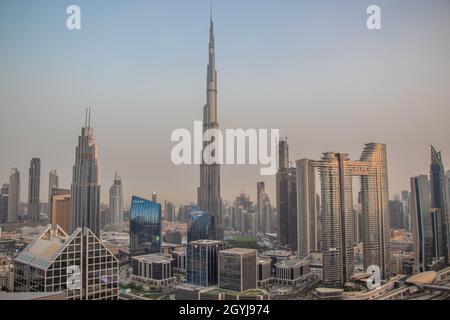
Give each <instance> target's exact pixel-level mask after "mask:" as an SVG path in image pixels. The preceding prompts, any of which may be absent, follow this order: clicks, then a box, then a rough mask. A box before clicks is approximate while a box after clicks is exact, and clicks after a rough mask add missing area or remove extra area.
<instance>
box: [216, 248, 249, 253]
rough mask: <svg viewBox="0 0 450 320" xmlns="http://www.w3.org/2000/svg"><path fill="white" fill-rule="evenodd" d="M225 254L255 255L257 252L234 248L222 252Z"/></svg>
mask: <svg viewBox="0 0 450 320" xmlns="http://www.w3.org/2000/svg"><path fill="white" fill-rule="evenodd" d="M221 252H223V253H235V254H247V253H254V254H256V253H257V251H256V250H255V249H246V248H232V249H227V250H222V251H221Z"/></svg>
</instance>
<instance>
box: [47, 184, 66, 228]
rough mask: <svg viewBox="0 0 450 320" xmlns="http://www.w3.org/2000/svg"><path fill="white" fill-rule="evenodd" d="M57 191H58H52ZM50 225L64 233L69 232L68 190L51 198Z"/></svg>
mask: <svg viewBox="0 0 450 320" xmlns="http://www.w3.org/2000/svg"><path fill="white" fill-rule="evenodd" d="M54 190H58V189H54ZM50 222H51V223H52V224H57V225H59V226H60V227H61V228H62V229H63V230H64V231H65V232H69V230H70V190H67V192H65V193H64V192H61V193H59V194H54V195H53V196H52V212H51V216H50Z"/></svg>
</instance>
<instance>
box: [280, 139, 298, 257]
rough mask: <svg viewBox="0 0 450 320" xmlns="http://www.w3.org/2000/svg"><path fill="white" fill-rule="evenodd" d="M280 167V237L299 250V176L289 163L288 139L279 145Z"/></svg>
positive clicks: (281, 240)
mask: <svg viewBox="0 0 450 320" xmlns="http://www.w3.org/2000/svg"><path fill="white" fill-rule="evenodd" d="M278 155H279V169H278V172H277V175H276V186H277V211H278V238H279V239H280V242H281V244H282V245H284V246H290V247H291V248H292V249H293V250H297V182H296V180H297V177H296V172H297V170H296V169H295V168H291V167H290V165H289V146H288V141H287V139H285V140H280V142H279V145H278Z"/></svg>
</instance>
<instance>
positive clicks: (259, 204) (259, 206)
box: [256, 181, 265, 230]
mask: <svg viewBox="0 0 450 320" xmlns="http://www.w3.org/2000/svg"><path fill="white" fill-rule="evenodd" d="M264 194H265V184H264V182H262V181H260V182H257V183H256V211H257V212H258V219H259V230H264V225H265V221H264V217H263V200H264Z"/></svg>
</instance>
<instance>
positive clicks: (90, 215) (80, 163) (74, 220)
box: [70, 108, 100, 236]
mask: <svg viewBox="0 0 450 320" xmlns="http://www.w3.org/2000/svg"><path fill="white" fill-rule="evenodd" d="M88 111H89V112H88ZM77 228H89V229H90V230H91V231H92V232H93V233H94V234H96V235H97V236H99V234H100V185H99V184H98V149H97V144H96V142H95V136H94V129H93V128H92V127H91V111H90V108H89V110H88V109H86V122H85V126H84V127H83V128H82V129H81V135H80V136H79V137H78V146H77V147H76V151H75V165H74V166H73V177H72V186H71V206H70V232H73V231H75V230H76V229H77Z"/></svg>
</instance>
